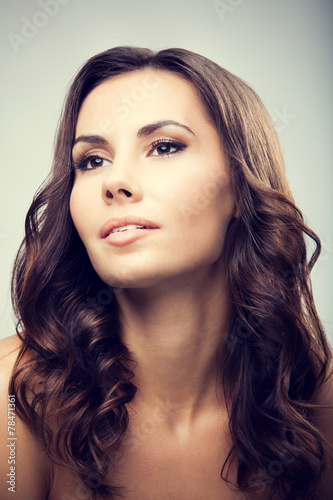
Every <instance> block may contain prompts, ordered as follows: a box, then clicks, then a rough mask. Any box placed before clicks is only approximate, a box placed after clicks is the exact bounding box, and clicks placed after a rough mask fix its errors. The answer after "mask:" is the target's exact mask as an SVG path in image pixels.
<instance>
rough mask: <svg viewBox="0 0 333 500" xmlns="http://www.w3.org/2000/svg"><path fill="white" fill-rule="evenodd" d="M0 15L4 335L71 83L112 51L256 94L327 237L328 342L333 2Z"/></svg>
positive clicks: (308, 212) (332, 244)
mask: <svg viewBox="0 0 333 500" xmlns="http://www.w3.org/2000/svg"><path fill="white" fill-rule="evenodd" d="M43 4H44V8H43V7H42V5H43ZM0 8H1V16H0V17H1V21H0V30H1V56H0V57H1V62H0V64H1V70H2V82H1V93H0V100H1V110H0V111H1V118H2V119H1V132H0V137H1V144H2V147H1V188H0V189H1V192H0V200H1V211H0V252H1V267H0V271H1V276H0V338H1V337H7V336H8V335H11V334H13V333H14V321H13V318H12V312H11V306H10V294H9V282H10V271H11V267H12V263H13V259H14V256H15V253H16V251H17V248H18V245H19V243H20V240H21V238H22V236H23V225H24V217H25V213H26V211H27V209H28V207H29V204H30V202H31V199H32V196H33V194H34V192H35V190H36V188H37V187H38V186H39V184H40V183H41V182H42V180H43V179H44V177H45V176H46V174H47V173H48V170H49V168H50V164H51V158H52V147H53V136H54V132H55V128H56V126H57V122H58V118H59V114H60V110H61V106H62V102H63V98H64V95H65V92H66V90H67V88H68V84H69V82H70V80H71V79H72V77H73V76H74V74H75V72H76V71H77V69H78V68H79V67H80V66H81V64H82V63H83V62H84V61H85V60H86V59H87V58H88V57H90V56H92V55H93V54H96V53H97V52H100V51H102V50H105V49H107V48H110V47H113V46H116V45H137V46H142V47H150V48H152V49H155V50H159V49H163V48H167V47H184V48H187V49H190V50H193V51H195V52H199V53H201V54H203V55H205V56H207V57H209V58H211V59H213V60H215V61H216V62H217V63H219V64H220V65H221V66H224V67H225V68H227V69H229V70H230V71H232V72H234V73H235V74H237V75H238V76H240V77H242V78H243V79H245V80H246V81H247V82H248V83H249V84H250V85H251V86H252V87H253V88H254V89H255V90H256V91H257V92H258V93H259V95H260V96H261V98H262V99H263V101H264V103H265V104H266V106H267V108H268V110H269V111H270V113H271V115H272V117H273V119H274V120H275V123H276V126H277V129H278V131H279V135H280V139H281V143H282V147H283V150H284V154H285V159H286V166H287V176H288V179H289V182H290V184H291V187H292V190H293V193H294V196H295V198H296V202H297V204H298V205H299V207H300V208H301V210H302V211H303V212H304V215H305V217H306V221H307V222H308V223H309V225H310V226H311V227H312V228H313V229H314V230H315V231H316V232H317V233H318V235H319V236H320V238H321V239H322V243H323V253H322V256H321V257H320V260H319V262H318V263H317V265H316V266H315V269H314V271H313V273H312V279H313V289H314V295H315V299H316V303H317V308H318V311H319V314H320V316H321V318H322V320H323V322H324V325H325V327H326V329H327V332H328V334H329V335H330V338H331V339H332V338H333V337H332V334H333V307H332V306H333V292H332V288H333V287H332V278H333V228H332V213H333V210H332V208H333V207H332V195H331V190H332V185H333V183H332V179H333V174H332V157H333V147H332V143H333V141H332V116H333V109H332V108H333V106H332V99H331V91H332V80H333V78H332V77H333V74H332V64H331V51H332V25H333V23H332V21H333V2H332V0H225V1H219V2H217V1H215V2H214V1H213V0H208V1H207V0H192V1H191V0H167V1H157V0H141V1H140V0H139V1H137V0H109V1H107V0H93V1H92V0H91V1H88V0H87V1H85V0H45V1H43V0H40V1H35V0H24V1H23V0H14V1H13V0H1V2H0ZM29 23H30V24H29Z"/></svg>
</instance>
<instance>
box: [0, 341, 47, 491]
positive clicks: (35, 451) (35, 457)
mask: <svg viewBox="0 0 333 500" xmlns="http://www.w3.org/2000/svg"><path fill="white" fill-rule="evenodd" d="M20 347H21V341H20V339H19V337H18V336H17V335H13V336H11V337H8V338H5V339H3V340H1V341H0V472H1V474H0V491H1V492H2V497H1V498H2V499H3V500H7V499H12V498H13V494H14V492H15V494H14V496H15V498H16V500H25V499H26V498H34V499H36V500H45V499H46V498H47V495H48V491H49V489H50V482H51V476H52V467H51V465H50V462H49V460H48V459H47V457H46V456H45V453H44V451H43V449H42V448H41V447H40V445H39V444H38V441H37V440H36V437H35V436H33V435H32V433H31V432H30V430H29V429H28V428H27V426H26V425H25V424H24V422H23V421H22V420H21V419H20V418H19V417H18V415H17V413H16V401H15V397H14V396H12V395H11V394H9V393H8V388H9V381H10V378H11V374H12V370H13V367H14V364H15V361H16V359H17V355H18V353H19V351H20Z"/></svg>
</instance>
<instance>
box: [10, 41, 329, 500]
mask: <svg viewBox="0 0 333 500" xmlns="http://www.w3.org/2000/svg"><path fill="white" fill-rule="evenodd" d="M143 68H148V69H152V70H155V69H157V70H166V71H171V72H174V73H176V74H179V75H181V76H182V77H184V78H186V79H187V80H188V81H190V82H192V83H193V84H194V86H195V87H196V89H197V91H198V93H199V95H200V97H201V99H202V102H203V103H204V105H205V107H206V109H207V112H208V114H209V116H210V117H211V119H212V121H213V123H214V124H215V127H216V129H217V130H218V131H219V133H220V137H221V142H222V145H223V147H224V150H225V154H226V157H227V161H228V165H229V169H230V175H231V179H232V183H233V189H234V192H235V194H236V199H237V205H238V213H239V217H237V218H235V219H233V220H232V221H231V222H230V225H229V227H228V231H227V236H226V251H225V254H224V258H225V259H226V264H227V265H226V269H227V290H228V295H229V300H230V304H231V308H230V314H229V318H228V330H227V332H221V364H220V366H221V384H223V388H224V391H225V395H226V401H227V405H228V412H229V428H230V433H231V437H232V443H233V446H232V449H231V450H230V453H229V455H228V458H227V460H226V462H225V463H224V464H221V477H222V479H224V480H226V481H228V482H231V481H230V479H228V477H230V476H229V475H228V472H229V468H230V465H231V464H232V463H233V462H235V463H236V465H237V468H236V470H237V475H236V484H235V486H236V487H237V488H238V489H239V490H240V491H243V492H251V491H257V492H259V491H263V490H264V489H266V488H267V490H269V491H271V492H272V494H273V493H275V492H276V493H278V494H283V495H284V498H286V499H293V500H297V499H302V500H304V499H305V498H309V499H310V498H313V497H314V495H315V492H316V490H317V487H318V484H319V481H320V478H321V476H322V473H323V470H324V466H325V442H324V439H323V437H322V436H321V434H320V432H319V430H318V429H317V428H316V425H315V423H314V409H315V407H316V405H315V397H316V394H317V392H318V390H319V389H320V387H321V386H322V384H323V382H324V381H325V378H326V376H327V367H328V360H329V356H330V353H329V347H328V344H327V341H326V339H325V334H324V332H323V327H322V325H321V323H320V320H319V318H318V315H317V312H316V309H315V305H314V301H313V296H312V292H311V285H310V279H309V274H310V271H311V268H312V266H313V264H314V263H315V261H316V260H317V258H318V255H319V253H320V241H319V238H318V237H317V236H316V235H315V234H314V233H313V232H312V231H311V230H310V229H309V228H308V227H307V226H306V225H305V224H304V221H303V217H302V214H301V212H300V211H299V210H298V209H297V208H296V206H295V204H294V201H293V198H292V195H291V192H290V190H289V187H288V184H287V181H286V178H285V173H284V164H283V158H282V154H281V150H280V146H279V142H278V138H277V135H276V132H275V130H274V127H273V125H272V121H271V119H270V116H269V114H268V113H267V111H266V109H265V107H264V106H263V104H262V102H261V100H260V99H259V97H258V96H257V94H256V93H255V92H254V91H253V90H252V89H251V88H250V87H249V86H248V85H247V84H246V83H245V82H244V81H242V80H241V79H240V78H238V77H236V76H234V75H233V74H231V73H230V72H228V71H226V70H225V69H223V68H221V67H220V66H218V65H217V64H215V63H214V62H212V61H210V60H209V59H207V58H205V57H203V56H201V55H198V54H195V53H193V52H190V51H187V50H184V49H167V50H162V51H160V52H156V53H155V52H153V51H151V50H148V49H143V48H135V47H116V48H112V49H110V50H107V51H105V52H103V53H101V54H98V55H96V56H94V57H92V58H91V59H89V60H88V61H87V63H86V64H85V65H84V66H83V67H82V68H81V69H80V70H79V72H78V74H77V76H76V77H75V79H74V80H73V82H72V85H71V87H70V89H69V92H68V96H67V99H66V102H65V106H64V109H63V113H62V117H61V120H60V123H59V128H58V133H57V139H56V143H55V154H54V162H53V167H52V171H51V174H50V176H49V178H48V179H47V180H46V181H45V183H44V185H43V186H42V187H41V188H40V190H39V191H38V192H37V194H36V196H35V198H34V200H33V202H32V205H31V207H30V209H29V211H28V214H27V218H26V224H25V239H24V240H23V243H22V245H21V247H20V250H19V252H18V255H17V258H16V262H15V267H14V272H13V286H12V296H13V304H14V310H15V313H16V316H17V320H18V323H17V332H18V335H19V336H20V338H21V340H22V348H21V351H20V354H19V356H18V359H17V362H16V365H15V368H14V372H13V375H12V379H11V389H10V390H11V393H15V394H16V395H17V411H18V413H19V414H20V416H21V417H22V418H23V419H24V421H25V422H26V423H27V424H28V425H29V426H30V428H31V429H32V431H33V432H35V433H36V435H37V434H38V435H41V439H42V442H43V444H44V446H45V448H46V449H47V450H48V453H49V454H50V457H51V458H52V460H53V461H55V462H56V463H59V464H62V465H65V466H67V467H70V468H72V469H73V471H74V472H76V473H78V474H79V475H80V477H81V479H82V480H83V481H84V483H85V484H86V485H88V486H89V487H90V488H91V489H92V491H93V492H94V494H95V495H96V496H105V497H108V498H114V496H116V495H117V494H118V493H119V490H118V487H116V486H115V485H114V486H110V485H107V482H106V477H107V474H109V473H110V470H111V469H112V466H111V465H110V457H111V456H112V453H113V451H114V450H116V449H117V447H118V446H119V445H120V443H121V441H122V439H123V437H124V435H125V432H126V428H127V424H128V418H129V417H128V412H127V408H126V404H127V403H129V402H130V401H131V400H132V399H133V398H134V395H135V392H136V387H135V385H134V384H133V382H132V377H133V366H132V365H131V357H130V353H129V352H128V350H127V348H126V347H125V346H124V345H123V344H122V343H121V342H120V340H119V338H118V335H117V332H118V316H117V302H116V300H115V297H114V291H113V290H112V289H111V288H110V287H108V286H107V285H106V284H105V283H103V282H102V281H101V279H100V278H99V277H98V275H97V274H96V272H95V271H94V270H93V268H92V265H91V263H90V261H89V258H88V256H87V253H86V250H85V248H84V246H83V244H82V242H81V240H80V238H79V236H78V234H77V232H76V229H75V228H74V225H73V222H72V220H71V216H70V212H69V198H70V194H71V189H72V186H73V169H72V165H71V148H72V144H73V141H74V138H75V126H76V121H77V118H78V113H79V110H80V106H81V104H82V102H83V100H84V99H85V97H86V96H87V95H88V94H89V92H90V91H91V90H92V89H93V88H95V87H96V86H97V85H99V84H100V83H101V82H103V81H104V80H106V79H109V78H112V77H114V76H116V75H120V74H124V73H128V72H131V71H137V70H141V69H143ZM307 237H310V238H311V239H312V240H313V241H314V242H315V247H316V248H315V251H314V253H313V255H312V256H311V258H310V259H308V258H307V251H306V238H307ZM54 422H57V424H56V425H55V424H54ZM111 479H112V471H111Z"/></svg>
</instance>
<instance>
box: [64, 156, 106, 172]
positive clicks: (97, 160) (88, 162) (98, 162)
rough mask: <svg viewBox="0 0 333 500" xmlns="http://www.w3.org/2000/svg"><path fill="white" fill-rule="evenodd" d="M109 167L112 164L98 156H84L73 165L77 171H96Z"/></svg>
mask: <svg viewBox="0 0 333 500" xmlns="http://www.w3.org/2000/svg"><path fill="white" fill-rule="evenodd" d="M108 165H112V162H111V161H110V160H106V159H105V158H102V157H101V156H98V155H88V156H86V155H83V156H81V158H79V159H78V160H77V161H76V162H74V164H73V166H74V169H76V170H95V169H96V168H100V167H106V166H108Z"/></svg>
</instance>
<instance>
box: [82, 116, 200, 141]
mask: <svg viewBox="0 0 333 500" xmlns="http://www.w3.org/2000/svg"><path fill="white" fill-rule="evenodd" d="M167 125H175V126H176V127H182V128H184V129H185V130H187V131H188V132H190V133H191V134H193V135H195V133H194V132H193V130H191V129H190V127H188V126H187V125H183V124H182V123H179V122H176V121H174V120H163V121H159V122H155V123H149V124H148V125H145V126H144V127H141V128H140V130H139V131H138V133H137V137H138V138H141V137H147V136H148V135H150V134H152V133H153V132H155V130H158V129H159V128H162V127H166V126H167ZM78 142H88V143H90V144H102V145H105V144H108V141H107V140H106V139H104V137H102V136H101V135H79V137H77V138H76V139H75V141H74V142H73V147H74V146H75V144H77V143H78Z"/></svg>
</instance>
